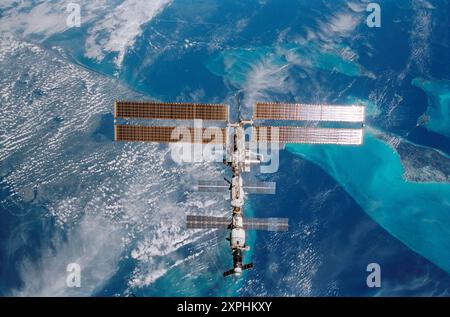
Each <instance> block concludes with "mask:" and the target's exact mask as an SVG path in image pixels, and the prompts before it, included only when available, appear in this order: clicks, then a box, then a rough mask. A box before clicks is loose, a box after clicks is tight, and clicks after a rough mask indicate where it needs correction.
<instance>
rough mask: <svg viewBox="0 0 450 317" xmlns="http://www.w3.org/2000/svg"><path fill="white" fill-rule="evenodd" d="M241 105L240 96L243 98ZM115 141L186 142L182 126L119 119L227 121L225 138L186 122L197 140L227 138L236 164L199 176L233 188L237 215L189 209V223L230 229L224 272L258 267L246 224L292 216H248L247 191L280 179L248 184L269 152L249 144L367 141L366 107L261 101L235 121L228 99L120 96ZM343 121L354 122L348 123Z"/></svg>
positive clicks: (208, 185) (284, 222) (267, 190)
mask: <svg viewBox="0 0 450 317" xmlns="http://www.w3.org/2000/svg"><path fill="white" fill-rule="evenodd" d="M238 107H240V106H239V100H238ZM114 117H115V125H114V137H115V141H129V142H159V143H177V142H183V140H182V139H180V138H178V137H176V136H175V135H176V134H174V133H173V132H174V130H175V129H177V126H156V125H133V124H129V123H119V120H126V119H151V120H153V119H155V120H185V122H186V120H188V121H194V120H204V121H216V122H222V123H223V124H224V125H226V126H225V127H222V128H218V131H219V132H220V133H219V135H220V136H221V137H219V138H213V137H212V136H211V135H209V134H208V133H205V131H206V129H207V128H196V127H186V128H185V129H186V130H187V131H188V132H190V133H192V135H194V136H195V137H194V138H193V139H191V140H190V142H191V143H200V144H209V143H215V144H222V145H223V147H224V148H225V151H226V158H225V159H224V163H225V164H226V165H227V166H229V167H230V169H231V172H232V178H231V180H227V179H225V180H223V181H208V180H199V181H198V186H197V189H198V190H199V191H202V192H227V191H229V192H230V198H231V209H232V210H231V211H232V213H231V217H215V216H197V215H187V217H186V224H187V228H188V229H225V230H229V232H230V234H229V237H228V238H227V239H228V240H229V242H230V249H231V252H232V256H233V268H232V269H231V270H229V271H226V272H224V276H229V275H238V276H239V275H241V274H242V271H244V270H247V269H250V268H252V267H253V263H248V264H244V263H243V254H244V252H245V251H248V250H249V246H248V245H247V244H246V230H268V231H287V230H288V219H286V218H265V219H261V218H247V217H244V202H245V196H246V194H253V193H257V194H274V193H275V183H273V182H253V183H250V182H249V183H246V184H244V181H243V177H242V174H243V173H245V172H248V171H249V170H250V166H251V165H252V164H261V163H262V162H263V161H264V158H263V157H262V156H261V155H259V154H257V153H253V152H252V151H251V150H250V147H249V144H250V143H252V142H263V143H269V144H280V145H284V144H286V143H303V144H338V145H360V144H362V141H363V127H364V107H362V106H359V105H311V104H299V103H297V104H287V103H268V102H265V103H256V104H255V106H254V113H253V118H252V120H243V119H242V118H240V111H239V120H238V121H237V122H235V123H232V122H230V119H229V106H228V105H224V104H197V103H163V102H136V101H118V102H116V103H115V110H114ZM257 121H261V122H263V123H264V122H267V121H273V122H274V123H275V124H276V123H279V122H303V123H305V122H306V123H311V122H312V123H313V125H308V124H307V125H303V126H298V124H297V125H284V126H280V125H274V126H266V125H256V124H255V122H257ZM320 123H335V124H338V125H340V126H339V127H320V126H318V124H320ZM343 124H347V125H350V126H351V127H345V128H344V127H342V125H343ZM248 127H250V128H251V131H252V133H251V137H250V140H249V141H246V137H245V129H246V128H248Z"/></svg>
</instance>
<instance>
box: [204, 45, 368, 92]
mask: <svg viewBox="0 0 450 317" xmlns="http://www.w3.org/2000/svg"><path fill="white" fill-rule="evenodd" d="M342 51H343V48H339V47H335V48H327V49H321V48H319V47H317V46H316V45H314V44H312V43H303V44H302V45H299V44H296V43H281V44H279V45H278V46H276V47H269V46H261V47H252V48H239V49H227V50H225V51H223V52H221V53H220V54H217V55H215V56H214V57H212V58H211V59H210V60H209V61H208V62H207V63H206V67H207V69H208V70H209V71H210V72H211V73H213V74H215V75H217V76H221V77H223V78H226V79H227V80H229V81H230V82H231V83H232V84H234V85H236V86H241V85H243V84H245V82H246V80H247V75H248V74H249V72H250V71H251V70H252V68H253V67H254V66H255V65H257V64H258V63H260V62H262V61H263V60H265V61H266V62H269V63H270V64H271V65H274V66H278V67H282V66H285V65H301V66H303V67H312V68H316V69H319V70H325V71H335V72H338V73H340V74H343V75H347V76H349V77H355V76H360V75H362V74H363V73H364V70H363V69H362V67H361V66H360V65H359V64H358V63H357V62H356V61H353V60H351V59H348V58H344V57H343V56H341V55H342V54H341V53H340V52H342Z"/></svg>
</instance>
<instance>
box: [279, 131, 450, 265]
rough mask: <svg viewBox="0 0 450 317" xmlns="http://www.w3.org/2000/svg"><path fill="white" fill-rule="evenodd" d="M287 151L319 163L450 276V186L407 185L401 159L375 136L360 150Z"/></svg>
mask: <svg viewBox="0 0 450 317" xmlns="http://www.w3.org/2000/svg"><path fill="white" fill-rule="evenodd" d="M287 150H288V151H290V152H292V153H295V154H296V155H300V156H301V157H303V158H305V159H308V160H311V161H313V162H315V164H318V165H319V166H320V167H321V168H323V169H324V170H325V171H326V172H327V173H328V174H329V175H331V176H332V177H333V178H334V179H336V181H337V182H339V184H340V186H342V187H343V188H344V189H345V190H346V192H348V193H349V194H350V195H351V196H352V198H353V199H354V200H355V201H356V202H357V203H358V204H359V205H360V206H361V207H362V208H363V209H364V211H365V212H366V213H367V214H369V215H370V216H371V217H372V218H373V219H374V220H375V221H376V222H377V223H378V224H380V225H381V226H382V227H383V228H384V229H385V230H387V231H388V232H389V233H390V234H392V235H393V236H394V237H396V238H397V239H399V240H400V241H402V242H403V243H404V244H405V245H407V246H408V247H409V248H411V249H412V250H414V251H416V252H418V253H420V254H422V255H423V256H425V257H426V258H427V259H429V260H430V261H432V262H433V263H435V264H437V265H438V266H440V267H441V268H442V269H444V270H446V271H447V272H450V240H449V239H448V237H449V236H450V229H449V228H450V213H449V212H448V211H449V208H450V184H446V183H411V182H407V181H405V180H404V178H403V167H402V164H401V161H400V158H399V155H398V154H397V153H396V152H395V151H394V150H393V149H392V147H390V146H389V145H388V144H386V143H385V142H383V141H381V140H379V139H377V138H376V137H375V136H374V134H373V133H372V132H369V133H366V135H365V140H364V145H363V146H362V147H338V146H322V147H314V146H310V145H288V146H287Z"/></svg>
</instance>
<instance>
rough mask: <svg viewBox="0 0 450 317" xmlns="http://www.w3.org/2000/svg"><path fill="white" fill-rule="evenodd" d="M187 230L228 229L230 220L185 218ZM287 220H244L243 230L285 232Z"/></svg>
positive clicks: (200, 217)
mask: <svg viewBox="0 0 450 317" xmlns="http://www.w3.org/2000/svg"><path fill="white" fill-rule="evenodd" d="M186 222H187V228H188V229H228V227H229V225H230V223H231V220H230V219H229V218H227V217H213V216H194V215H188V216H187V217H186ZM288 226H289V225H288V219H286V218H264V219H258V218H244V229H246V230H267V231H287V230H288Z"/></svg>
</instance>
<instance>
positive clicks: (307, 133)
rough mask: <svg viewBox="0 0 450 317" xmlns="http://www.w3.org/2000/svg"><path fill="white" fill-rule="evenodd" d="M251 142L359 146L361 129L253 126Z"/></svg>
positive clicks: (361, 134)
mask: <svg viewBox="0 0 450 317" xmlns="http://www.w3.org/2000/svg"><path fill="white" fill-rule="evenodd" d="M252 141H253V142H259V143H260V142H267V143H283V144H285V143H303V144H340V145H360V144H362V141H363V129H341V128H315V127H294V126H273V127H270V126H253V131H252Z"/></svg>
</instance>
